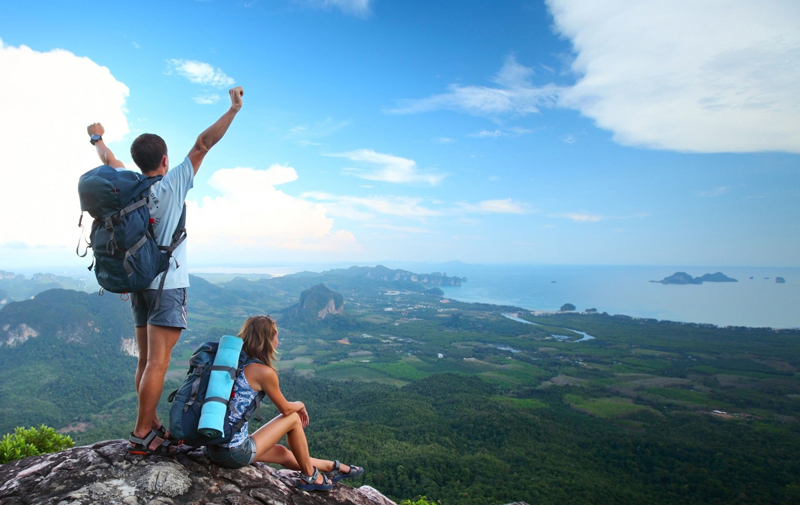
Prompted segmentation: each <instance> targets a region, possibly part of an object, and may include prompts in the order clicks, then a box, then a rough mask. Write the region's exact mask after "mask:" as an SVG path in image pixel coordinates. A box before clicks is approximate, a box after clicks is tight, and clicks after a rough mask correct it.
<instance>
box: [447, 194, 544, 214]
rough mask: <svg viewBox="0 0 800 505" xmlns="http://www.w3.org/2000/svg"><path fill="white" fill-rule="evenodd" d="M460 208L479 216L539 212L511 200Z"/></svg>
mask: <svg viewBox="0 0 800 505" xmlns="http://www.w3.org/2000/svg"><path fill="white" fill-rule="evenodd" d="M458 208H459V209H460V210H461V211H464V212H473V213H477V214H530V213H532V212H537V210H536V209H529V208H528V207H527V206H526V205H525V204H522V203H519V202H515V201H514V200H513V199H511V198H506V199H504V200H483V201H481V202H478V203H459V204H458Z"/></svg>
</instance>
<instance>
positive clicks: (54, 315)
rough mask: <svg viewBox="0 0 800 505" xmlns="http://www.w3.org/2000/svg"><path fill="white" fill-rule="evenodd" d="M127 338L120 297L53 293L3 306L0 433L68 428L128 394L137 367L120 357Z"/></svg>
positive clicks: (129, 327) (127, 317) (126, 312)
mask: <svg viewBox="0 0 800 505" xmlns="http://www.w3.org/2000/svg"><path fill="white" fill-rule="evenodd" d="M132 337H133V321H132V319H131V313H130V308H129V307H128V305H127V304H125V303H121V302H120V300H119V299H118V297H117V295H109V296H102V297H100V296H97V295H96V294H87V293H80V292H77V291H71V290H63V289H54V290H50V291H46V292H44V293H40V294H38V295H37V296H36V297H35V298H34V299H32V300H25V301H21V302H12V303H9V304H7V305H6V306H5V307H3V309H2V310H0V385H2V386H0V432H2V433H6V432H8V431H11V430H13V428H14V427H15V426H20V425H30V424H36V425H38V424H40V423H45V424H49V425H51V426H55V427H57V428H58V427H62V426H66V425H67V424H69V423H70V422H72V421H74V420H76V419H79V418H80V417H81V416H82V415H83V414H85V413H87V412H99V411H101V410H102V409H103V408H105V407H106V406H107V405H108V404H109V403H111V402H112V401H114V400H116V399H118V398H119V397H121V396H123V395H124V394H126V393H129V392H130V391H132V389H133V372H134V370H135V368H136V359H135V358H133V357H131V356H130V355H129V354H128V353H126V352H125V351H123V345H124V343H125V342H124V339H131V338H132ZM130 344H132V342H130V341H129V342H128V345H130ZM134 347H135V346H134Z"/></svg>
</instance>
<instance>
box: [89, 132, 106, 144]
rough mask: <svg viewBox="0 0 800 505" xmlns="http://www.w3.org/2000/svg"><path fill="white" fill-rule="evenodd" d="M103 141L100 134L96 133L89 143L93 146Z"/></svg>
mask: <svg viewBox="0 0 800 505" xmlns="http://www.w3.org/2000/svg"><path fill="white" fill-rule="evenodd" d="M101 140H103V137H101V136H100V135H98V134H96V133H95V134H94V135H92V136H91V137H89V142H90V143H91V144H92V145H95V144H97V143H98V142H99V141H101Z"/></svg>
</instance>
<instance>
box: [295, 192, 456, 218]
mask: <svg viewBox="0 0 800 505" xmlns="http://www.w3.org/2000/svg"><path fill="white" fill-rule="evenodd" d="M300 196H301V197H302V198H310V199H312V200H317V201H320V202H325V208H326V209H328V212H329V213H330V214H331V215H332V216H337V217H345V218H348V219H356V220H369V219H372V218H373V217H374V216H375V214H385V215H390V216H403V217H410V218H415V219H423V218H426V217H431V216H438V215H441V212H439V211H437V210H434V209H431V208H428V207H425V206H423V205H421V204H422V199H421V198H410V197H404V196H370V197H360V196H341V195H332V194H330V193H324V192H319V191H310V192H307V193H303V194H302V195H300Z"/></svg>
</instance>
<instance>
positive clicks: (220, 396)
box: [197, 335, 244, 438]
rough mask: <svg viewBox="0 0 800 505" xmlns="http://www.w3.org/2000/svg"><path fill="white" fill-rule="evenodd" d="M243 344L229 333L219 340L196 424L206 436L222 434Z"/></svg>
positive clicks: (199, 430)
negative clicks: (198, 420)
mask: <svg viewBox="0 0 800 505" xmlns="http://www.w3.org/2000/svg"><path fill="white" fill-rule="evenodd" d="M243 344H244V341H243V340H242V339H241V338H239V337H232V336H230V335H225V336H223V337H222V338H221V339H220V340H219V347H218V348H217V355H216V356H215V357H214V364H213V366H212V368H211V375H210V377H209V379H208V389H207V390H206V399H205V402H204V403H203V407H202V409H201V410H200V422H199V423H198V424H197V431H198V432H199V433H201V434H202V435H204V436H206V437H208V438H219V437H221V436H222V435H223V426H224V424H225V414H226V412H227V407H228V401H229V400H230V398H231V391H233V382H234V380H236V367H237V366H238V365H239V353H240V352H241V351H242V345H243Z"/></svg>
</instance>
